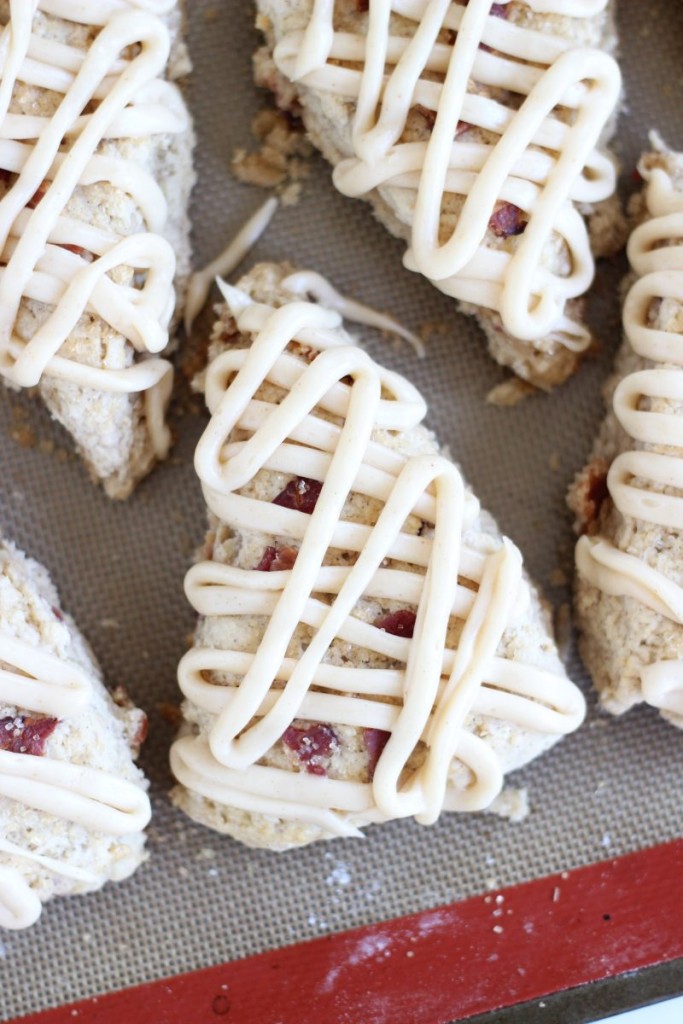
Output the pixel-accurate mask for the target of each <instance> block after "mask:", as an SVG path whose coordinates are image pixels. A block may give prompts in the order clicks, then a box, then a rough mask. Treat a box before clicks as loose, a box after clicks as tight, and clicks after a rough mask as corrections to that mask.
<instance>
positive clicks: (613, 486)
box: [576, 167, 683, 715]
mask: <svg viewBox="0 0 683 1024" xmlns="http://www.w3.org/2000/svg"><path fill="white" fill-rule="evenodd" d="M644 173H645V174H646V176H647V178H648V186H647V189H646V193H645V198H646V203H647V209H648V212H649V214H650V219H648V220H646V221H645V222H644V223H642V224H641V225H639V226H638V227H637V228H636V229H635V231H634V232H633V233H632V235H631V238H630V240H629V245H628V256H629V260H630V262H631V266H632V267H633V269H634V271H635V272H636V274H638V275H639V276H638V279H637V280H636V281H635V283H634V284H633V286H632V287H631V289H630V290H629V293H628V295H627V297H626V301H625V303H624V313H623V322H624V331H625V333H626V337H627V339H628V341H629V343H630V345H631V347H632V349H633V350H634V352H636V353H637V355H639V356H641V357H642V358H643V359H645V360H648V361H651V362H652V364H653V366H652V367H651V368H648V369H643V370H637V371H636V372H634V373H630V374H628V375H627V376H625V377H624V378H623V380H621V381H620V382H619V384H618V386H617V388H616V390H615V392H614V398H613V402H612V407H613V410H614V415H615V416H616V417H617V419H618V420H619V423H620V424H621V426H622V427H623V429H624V430H625V431H626V433H627V434H628V435H629V437H630V438H632V439H633V448H630V449H629V450H627V451H625V452H622V453H621V454H620V455H618V456H617V457H616V458H615V459H614V461H613V462H612V464H611V466H610V469H609V472H608V475H607V486H608V488H609V493H610V496H611V498H612V501H613V502H614V504H615V505H616V507H617V508H618V509H619V511H620V512H621V513H622V515H624V516H629V517H632V518H634V519H641V520H644V521H645V522H647V523H653V524H655V525H657V526H662V527H663V528H664V529H665V530H676V531H678V530H681V529H683V498H682V497H681V496H680V494H679V493H673V494H672V493H665V489H674V490H675V491H676V492H679V491H680V490H681V489H683V459H682V458H681V449H683V421H682V420H681V416H680V408H679V404H680V403H681V401H683V339H682V338H681V334H680V333H676V332H673V331H666V330H662V329H660V328H659V327H658V326H657V325H656V308H657V304H658V303H659V302H660V301H662V300H668V299H671V300H674V302H676V303H678V304H679V308H681V309H683V194H681V192H680V190H678V189H677V188H676V187H675V186H674V183H673V181H672V180H671V177H670V175H669V174H668V173H667V172H666V171H665V170H664V169H663V168H661V167H656V168H652V169H651V170H645V171H644ZM657 406H658V407H659V408H658V409H657V408H653V407H657ZM652 446H657V447H658V448H660V449H669V451H668V452H666V453H664V452H662V451H661V450H660V451H653V450H652ZM576 564H577V568H578V571H579V572H580V573H581V575H582V576H584V577H585V578H586V579H587V580H588V581H589V582H590V583H591V584H592V585H593V586H595V587H597V588H599V589H600V590H602V591H603V592H605V593H607V594H611V595H613V596H616V597H631V598H634V599H636V600H637V601H640V602H641V603H642V604H644V605H646V606H647V607H648V608H650V609H652V611H654V612H656V613H657V614H658V615H662V616H664V617H665V618H667V619H670V620H671V621H672V622H676V623H678V624H679V625H681V626H683V587H681V586H679V585H678V584H677V583H675V582H674V581H673V580H670V579H668V577H667V576H666V574H665V573H664V572H663V571H661V570H659V569H657V568H655V567H654V566H650V565H648V564H647V563H645V562H644V561H642V560H641V559H640V558H638V557H636V556H635V555H633V554H629V553H628V552H627V551H622V550H620V549H619V548H617V547H616V546H615V545H614V544H613V543H612V541H610V540H608V539H607V538H605V537H582V538H581V540H580V541H579V542H578V544H577V548H576ZM640 675H641V683H642V690H643V697H644V699H645V700H646V701H647V702H648V703H649V704H652V705H654V706H655V707H658V708H660V709H662V710H665V711H669V712H673V713H676V714H679V715H683V662H679V661H675V660H663V661H659V662H655V663H653V664H651V665H648V666H646V667H644V668H642V669H641V673H640Z"/></svg>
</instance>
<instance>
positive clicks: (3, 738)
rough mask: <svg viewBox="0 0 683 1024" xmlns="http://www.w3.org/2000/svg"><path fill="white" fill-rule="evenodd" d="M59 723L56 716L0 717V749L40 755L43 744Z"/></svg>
mask: <svg viewBox="0 0 683 1024" xmlns="http://www.w3.org/2000/svg"><path fill="white" fill-rule="evenodd" d="M58 724H59V719H58V718H26V717H24V716H23V715H17V716H16V717H12V718H0V750H8V751H9V752H10V753H11V754H32V755H33V756H34V757H42V755H43V754H44V753H45V744H46V743H47V741H48V739H49V738H50V736H51V735H52V733H53V732H54V730H55V728H56V726H57V725H58Z"/></svg>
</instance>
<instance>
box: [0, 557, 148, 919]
mask: <svg viewBox="0 0 683 1024" xmlns="http://www.w3.org/2000/svg"><path fill="white" fill-rule="evenodd" d="M0 671H1V675H0V930H1V929H2V928H21V927H27V926H28V925H30V924H32V923H33V921H34V920H35V918H36V917H37V916H38V914H39V913H40V906H41V904H42V903H44V902H45V901H46V900H48V899H50V898H51V897H52V896H58V895H69V894H74V893H83V892H91V891H94V890H96V889H99V888H101V886H102V885H104V883H105V882H107V881H109V880H112V881H117V880H120V879H124V878H127V877H128V876H129V875H131V874H132V873H133V871H135V869H136V868H137V867H138V865H139V864H140V863H142V861H143V860H144V859H145V853H144V834H143V831H142V829H143V828H144V826H145V825H146V824H147V821H148V820H149V814H150V809H149V801H148V798H147V795H146V792H145V790H146V787H147V784H146V782H145V779H144V778H143V775H142V773H141V772H140V770H139V769H138V768H136V767H135V765H134V763H133V757H135V756H137V752H138V749H139V746H140V743H141V742H142V741H143V740H144V737H145V734H146V721H147V720H146V716H145V714H144V713H143V712H142V711H140V710H138V709H137V708H135V707H134V706H133V704H132V703H131V702H130V700H129V699H128V698H127V696H126V694H125V691H123V689H122V688H120V687H119V688H118V689H117V690H116V691H114V692H113V694H111V695H110V694H109V692H108V691H107V690H106V689H105V687H104V685H103V683H102V680H101V675H100V671H99V668H98V666H97V664H96V662H95V660H94V657H93V654H92V652H91V651H90V649H89V647H88V646H87V644H86V642H85V641H84V639H83V637H82V636H81V634H80V633H79V632H78V630H77V629H76V626H75V625H74V623H73V621H72V620H71V619H70V618H69V617H68V616H67V615H66V614H65V613H64V612H63V611H62V610H61V608H60V604H59V596H58V594H57V591H56V590H55V588H54V586H53V584H52V582H51V580H50V578H49V576H48V573H47V571H46V570H45V569H44V568H43V567H42V566H41V565H39V564H38V563H37V562H34V561H32V560H31V559H28V558H26V556H25V555H23V554H22V553H21V552H20V551H18V550H17V549H16V548H15V547H13V545H11V544H10V543H9V542H7V541H3V540H2V538H0ZM29 780H31V784H30V787H28V786H27V784H28V782H29ZM74 796H78V797H79V800H78V801H77V803H78V806H75V807H74V804H73V803H72V802H70V801H72V798H73V797H74Z"/></svg>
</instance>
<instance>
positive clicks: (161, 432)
mask: <svg viewBox="0 0 683 1024" xmlns="http://www.w3.org/2000/svg"><path fill="white" fill-rule="evenodd" d="M173 5H174V4H173V2H171V0H98V3H96V4H84V3H82V2H78V0H10V4H9V9H10V16H9V22H8V24H7V25H6V26H5V28H4V29H3V31H2V35H1V36H0V54H1V56H2V65H3V66H2V79H1V81H0V167H2V168H3V169H4V170H5V171H8V172H11V173H12V174H16V175H17V178H16V180H15V181H14V182H13V183H12V185H11V187H10V188H9V189H8V191H7V193H6V194H5V195H4V197H3V198H2V200H1V201H0V250H1V251H0V375H3V376H4V377H5V378H6V379H7V380H8V381H9V382H10V383H11V384H13V385H16V386H19V387H32V386H34V385H36V384H38V383H39V382H40V381H41V379H42V378H43V377H46V376H47V377H54V378H57V379H60V380H65V381H69V382H71V383H74V384H76V385H79V386H82V387H90V388H97V389H99V390H102V391H108V392H113V393H119V394H135V393H142V394H143V395H144V401H145V407H146V422H147V428H148V431H149V435H150V440H151V443H152V446H153V449H154V451H155V453H156V455H157V456H158V457H163V456H164V455H165V454H166V452H167V450H168V446H169V442H170V435H169V432H168V429H167V427H166V425H165V423H164V411H165V406H166V404H167V402H168V399H169V397H170V391H171V386H172V374H173V370H172V367H171V364H170V363H169V362H168V361H166V360H164V359H160V358H149V356H150V354H155V353H159V352H161V351H162V350H163V349H164V348H165V347H166V345H167V344H168V325H169V322H170V319H171V315H172V313H173V307H174V302H175V297H174V289H173V278H174V274H175V254H174V252H173V247H172V246H171V245H170V243H169V242H167V241H166V240H165V239H164V238H163V237H161V235H160V234H159V232H160V231H162V230H163V228H164V226H165V223H166V220H167V216H168V210H167V205H166V200H165V198H164V195H163V193H162V191H161V189H160V188H159V185H158V184H157V183H156V181H155V180H154V178H153V177H152V176H151V174H150V173H149V172H148V171H146V170H145V169H144V168H143V167H141V166H140V165H139V164H137V163H136V162H135V161H134V160H133V159H129V158H127V157H126V156H124V155H123V153H117V152H115V151H114V152H113V151H112V149H111V147H109V148H106V144H107V143H108V142H111V141H114V140H119V139H128V138H130V139H135V138H143V137H145V136H147V135H155V134H175V133H178V132H182V131H184V130H185V129H186V128H187V126H188V122H187V114H186V111H185V107H184V104H183V101H182V98H181V96H180V93H179V92H178V90H177V88H176V86H174V85H172V84H171V83H170V82H167V81H164V80H163V77H162V76H163V74H164V70H165V67H166V63H167V60H168V55H169V49H170V38H169V33H168V29H167V28H166V26H165V25H164V23H163V21H161V20H160V19H159V17H158V15H159V14H163V13H165V12H167V11H169V10H170V9H171V8H172V7H173ZM38 13H42V14H49V15H53V16H55V17H58V18H62V19H65V20H66V21H72V22H74V23H76V24H78V25H89V26H96V27H99V28H100V29H101V31H99V33H98V34H97V36H96V37H95V38H94V40H93V42H92V43H91V45H90V46H89V48H88V49H87V51H86V50H82V49H79V48H77V47H74V46H71V45H67V44H65V43H61V42H57V41H56V40H52V39H46V38H43V37H41V36H40V35H38V34H34V32H33V24H34V18H35V16H36V14H38ZM130 48H134V52H133V54H132V55H131V56H130V57H127V56H126V57H123V56H122V54H125V53H126V51H128V50H129V49H130ZM20 83H21V84H23V85H26V86H34V87H37V88H39V89H49V90H51V91H53V92H56V93H58V94H60V95H61V96H63V99H62V100H61V102H60V103H59V106H58V107H57V109H56V110H55V112H54V114H53V115H52V116H51V117H43V116H35V115H33V114H24V113H9V109H10V103H11V101H12V96H13V92H14V89H15V86H16V85H18V84H20ZM84 111H87V113H84ZM64 139H68V140H69V149H68V151H66V152H65V151H64V150H63V148H62V146H63V142H64ZM103 147H104V148H103ZM98 183H104V184H108V185H111V186H112V187H113V188H116V189H120V190H121V191H123V192H125V193H127V194H129V195H130V196H131V197H132V198H133V199H134V200H135V202H136V204H137V205H138V207H139V209H140V211H141V214H142V217H143V219H144V223H145V227H144V229H143V230H141V231H140V232H139V233H136V234H133V235H130V236H128V237H122V236H120V235H118V234H117V233H116V232H115V231H113V230H111V229H107V228H105V227H101V226H96V225H92V224H86V223H83V222H81V221H80V220H78V219H77V218H76V217H74V216H72V215H71V214H70V213H69V212H68V211H67V210H66V207H67V204H68V203H69V202H70V201H71V199H72V197H73V196H74V193H75V191H76V190H77V189H78V188H79V187H84V186H89V185H94V184H98ZM37 194H40V195H41V196H42V198H40V200H39V201H38V202H37V203H36V205H35V208H33V209H31V208H30V207H29V205H28V204H29V203H30V202H31V201H32V199H33V197H34V196H36V195H37ZM64 246H67V247H68V246H71V247H73V248H74V249H75V250H76V251H70V250H69V249H68V248H64ZM112 274H114V275H115V276H116V279H115V277H112ZM26 301H29V302H39V303H41V304H44V305H46V306H47V307H51V310H50V311H49V314H48V315H47V317H46V318H45V319H44V320H43V322H42V323H41V325H40V326H39V327H38V329H37V330H36V331H35V333H34V335H33V337H32V338H31V339H30V340H29V341H28V342H25V341H22V339H21V338H20V337H19V335H18V333H17V330H16V326H17V317H18V314H19V307H20V304H21V303H22V302H26ZM85 313H88V314H91V315H95V316H97V317H100V318H101V319H102V320H103V321H104V322H105V323H107V324H108V325H109V326H110V327H111V328H112V330H114V331H116V332H118V333H120V334H121V335H123V337H124V338H125V339H126V340H127V341H128V342H129V343H130V344H131V345H132V347H133V349H134V350H135V354H136V356H137V357H138V361H137V362H136V363H134V364H133V365H130V366H128V367H126V368H121V369H113V368H110V367H95V366H88V365H84V364H81V363H78V362H76V361H75V359H73V358H70V357H69V356H67V355H63V354H62V355H60V354H59V353H60V350H61V349H62V346H63V345H64V343H65V342H66V341H67V340H68V338H69V336H70V335H71V332H72V331H73V330H74V328H75V327H76V325H77V323H78V321H79V319H80V318H81V317H82V316H83V314H85Z"/></svg>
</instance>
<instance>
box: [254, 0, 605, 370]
mask: <svg viewBox="0 0 683 1024" xmlns="http://www.w3.org/2000/svg"><path fill="white" fill-rule="evenodd" d="M257 2H258V9H259V12H260V14H259V18H258V25H259V27H260V28H261V30H262V31H263V33H264V34H265V37H266V46H265V48H263V49H261V50H260V51H259V52H258V53H257V55H256V78H257V81H258V82H259V83H260V84H262V85H264V86H266V87H268V88H270V89H272V90H273V91H274V92H275V94H276V97H277V101H278V103H279V104H280V106H282V107H284V108H285V109H289V110H292V111H294V112H295V113H299V114H300V115H301V117H302V118H303V121H304V124H305V126H306V129H307V131H308V133H309V135H310V137H311V139H312V140H313V142H314V143H315V145H316V146H317V147H318V148H319V149H320V150H321V151H322V153H323V154H324V155H325V157H326V158H327V159H328V160H329V161H330V162H331V163H332V164H333V165H334V168H335V169H334V174H333V180H334V183H335V185H336V186H337V188H338V189H339V190H340V191H341V192H343V193H344V194H345V195H348V196H356V197H362V198H364V199H367V200H369V202H370V203H371V204H372V206H373V208H374V211H375V213H376V215H377V217H378V218H379V219H380V220H381V221H382V223H383V224H385V225H386V227H387V228H388V229H389V230H390V231H391V232H392V234H394V235H397V236H398V237H399V238H403V239H405V240H406V241H407V242H408V243H409V248H408V250H407V252H406V255H405V259H404V263H405V265H406V266H407V267H408V268H410V269H411V270H415V271H419V272H420V273H422V274H424V275H425V276H426V277H427V278H429V279H430V280H431V281H432V282H433V283H434V284H435V285H436V287H437V288H439V289H440V290H441V291H443V292H445V293H446V294H447V295H451V296H453V297H455V298H456V299H458V300H459V303H460V306H461V308H462V309H464V310H465V311H466V312H468V313H473V314H475V315H476V317H477V319H478V321H479V323H480V324H481V326H482V328H483V330H484V332H485V334H486V338H487V341H488V346H489V350H490V352H491V354H492V355H493V356H494V358H495V359H497V360H498V362H499V363H502V364H503V365H505V366H509V367H511V368H512V369H513V370H514V372H515V373H516V374H518V375H519V376H520V377H523V378H525V379H526V380H528V381H530V382H532V383H533V384H535V385H537V386H539V387H542V388H551V387H553V386H554V385H556V384H559V383H560V382H562V381H563V380H565V379H566V378H567V377H568V376H569V375H570V374H571V373H572V372H573V371H574V370H575V368H576V366H577V364H578V361H579V358H580V356H581V353H582V352H584V351H585V350H586V349H587V348H588V346H589V345H590V343H591V336H590V332H589V329H588V327H587V325H586V323H585V320H584V317H583V306H582V301H581V297H582V296H583V295H584V294H585V292H586V290H587V289H588V287H589V286H590V284H591V281H592V278H593V273H594V260H593V257H594V255H600V254H602V253H606V252H610V251H615V250H616V249H618V248H619V247H620V245H621V243H622V238H623V230H622V229H623V219H622V217H621V214H620V212H619V205H618V202H617V200H616V198H615V197H614V195H613V193H614V189H615V178H616V175H615V166H614V162H613V160H612V159H611V158H610V157H609V156H608V155H607V154H606V153H605V152H604V150H603V148H602V146H603V144H604V143H605V141H606V139H607V137H608V136H609V135H610V134H611V133H612V131H613V128H614V118H615V108H616V105H617V102H618V99H619V93H620V74H619V69H618V67H617V65H616V63H615V61H614V59H613V58H612V56H610V52H611V51H613V50H614V48H615V45H616V38H615V31H614V25H613V11H612V8H613V3H612V2H611V0H588V2H585V0H566V2H563V3H559V4H558V3H557V0H529V2H522V0H509V2H506V3H499V4H491V2H490V0H469V3H464V2H463V0H460V2H451V0H435V2H433V3H424V2H422V0H393V2H390V0H257ZM586 217H587V218H589V219H591V220H592V224H591V225H589V226H587V224H586V220H585V218H586Z"/></svg>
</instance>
